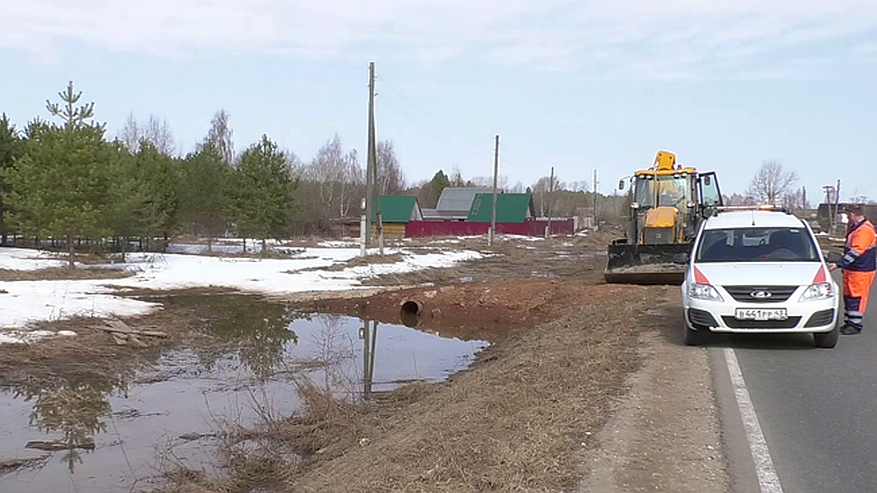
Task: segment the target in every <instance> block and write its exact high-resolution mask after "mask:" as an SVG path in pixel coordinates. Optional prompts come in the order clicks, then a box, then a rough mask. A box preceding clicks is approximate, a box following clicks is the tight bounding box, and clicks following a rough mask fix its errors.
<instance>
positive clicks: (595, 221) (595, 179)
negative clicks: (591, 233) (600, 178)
mask: <svg viewBox="0 0 877 493" xmlns="http://www.w3.org/2000/svg"><path fill="white" fill-rule="evenodd" d="M594 229H598V227H597V170H596V169H595V170H594Z"/></svg>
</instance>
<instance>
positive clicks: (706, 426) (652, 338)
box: [579, 302, 731, 492]
mask: <svg viewBox="0 0 877 493" xmlns="http://www.w3.org/2000/svg"><path fill="white" fill-rule="evenodd" d="M668 304H672V302H671V303H668ZM654 311H655V312H658V311H660V310H654ZM655 315H656V317H655V319H658V318H659V316H660V319H663V320H668V324H671V325H672V321H674V320H676V319H678V317H676V316H673V313H662V314H658V313H655ZM676 332H678V334H676ZM676 332H674V330H673V327H670V326H668V327H663V328H658V330H650V331H646V332H644V333H643V334H641V335H640V337H639V344H640V352H641V354H642V360H643V362H644V364H643V367H642V368H641V369H640V370H639V371H638V372H637V373H635V374H634V375H632V377H631V378H630V380H629V382H628V385H629V387H630V392H628V393H627V394H626V395H625V397H624V398H623V399H622V400H621V401H620V402H618V403H617V411H616V413H615V415H614V417H613V418H612V419H611V420H610V421H609V423H608V424H607V425H606V427H605V428H604V429H603V430H601V431H600V433H599V435H598V440H599V442H600V444H601V447H600V448H599V449H597V450H595V451H594V452H592V453H591V454H590V455H589V457H588V458H587V460H586V463H585V474H586V477H585V480H584V481H583V483H582V484H581V487H580V489H579V491H582V492H591V491H594V492H596V491H599V492H633V491H655V492H680V491H698V492H726V491H731V490H730V486H731V482H730V479H729V473H728V468H727V464H726V461H725V456H724V448H723V445H722V436H721V424H720V418H719V408H718V405H717V403H716V399H715V395H714V392H713V378H712V371H711V366H710V362H709V350H707V349H703V348H690V347H685V346H683V345H681V341H680V340H679V339H680V338H681V337H680V336H681V328H680V329H679V330H678V331H676Z"/></svg>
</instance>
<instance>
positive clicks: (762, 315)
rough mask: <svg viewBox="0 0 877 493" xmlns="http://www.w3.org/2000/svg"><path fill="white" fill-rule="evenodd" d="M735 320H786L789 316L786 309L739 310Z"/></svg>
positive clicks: (735, 314)
mask: <svg viewBox="0 0 877 493" xmlns="http://www.w3.org/2000/svg"><path fill="white" fill-rule="evenodd" d="M734 318H736V319H737V320H786V319H787V318H789V315H788V314H787V313H786V309H785V308H770V309H764V308H737V310H736V312H735V313H734Z"/></svg>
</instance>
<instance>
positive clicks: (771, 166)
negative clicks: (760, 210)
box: [749, 160, 798, 204]
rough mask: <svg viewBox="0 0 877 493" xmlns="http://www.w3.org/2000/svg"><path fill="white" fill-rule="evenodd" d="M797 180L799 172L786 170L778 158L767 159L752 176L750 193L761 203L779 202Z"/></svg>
mask: <svg viewBox="0 0 877 493" xmlns="http://www.w3.org/2000/svg"><path fill="white" fill-rule="evenodd" d="M797 181H798V174H797V173H795V172H794V171H784V170H783V165H782V164H780V163H779V162H778V161H776V160H769V161H765V162H764V163H762V165H761V169H759V170H758V173H757V174H756V175H755V176H754V177H753V178H752V182H751V183H750V185H749V195H751V196H752V197H753V198H754V199H755V200H756V201H759V202H761V203H765V204H778V203H780V201H781V200H782V199H783V198H784V197H785V195H786V194H788V193H789V192H790V190H791V187H792V185H794V184H795V182H797Z"/></svg>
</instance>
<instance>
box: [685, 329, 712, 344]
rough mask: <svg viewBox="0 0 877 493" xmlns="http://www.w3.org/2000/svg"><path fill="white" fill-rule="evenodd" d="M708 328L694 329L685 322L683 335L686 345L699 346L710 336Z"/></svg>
mask: <svg viewBox="0 0 877 493" xmlns="http://www.w3.org/2000/svg"><path fill="white" fill-rule="evenodd" d="M710 334H711V332H710V330H709V329H706V328H703V329H700V330H694V329H692V328H690V327H689V326H688V324H685V335H684V337H683V339H684V341H685V345H686V346H699V345H701V344H704V343H705V342H707V341H708V340H709V338H710Z"/></svg>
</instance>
